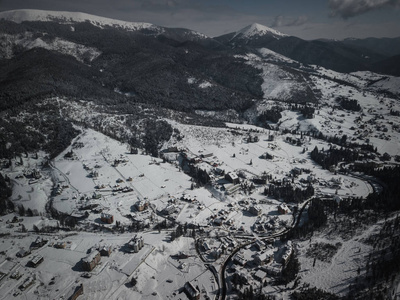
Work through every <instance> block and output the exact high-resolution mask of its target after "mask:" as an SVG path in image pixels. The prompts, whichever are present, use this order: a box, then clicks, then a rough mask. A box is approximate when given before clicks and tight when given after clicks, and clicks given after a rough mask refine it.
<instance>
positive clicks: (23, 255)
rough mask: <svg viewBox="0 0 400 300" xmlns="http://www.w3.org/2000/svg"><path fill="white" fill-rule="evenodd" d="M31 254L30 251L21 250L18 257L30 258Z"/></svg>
mask: <svg viewBox="0 0 400 300" xmlns="http://www.w3.org/2000/svg"><path fill="white" fill-rule="evenodd" d="M29 254H31V251H30V250H26V249H25V248H21V249H20V250H19V251H18V252H17V254H16V256H17V257H25V256H28V255H29Z"/></svg>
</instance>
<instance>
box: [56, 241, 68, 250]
mask: <svg viewBox="0 0 400 300" xmlns="http://www.w3.org/2000/svg"><path fill="white" fill-rule="evenodd" d="M65 247H67V242H65V241H59V242H57V243H55V244H54V248H57V249H65Z"/></svg>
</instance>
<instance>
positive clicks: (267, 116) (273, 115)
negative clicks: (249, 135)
mask: <svg viewBox="0 0 400 300" xmlns="http://www.w3.org/2000/svg"><path fill="white" fill-rule="evenodd" d="M281 111H282V108H281V107H279V106H274V107H272V108H271V109H267V110H265V111H263V112H262V113H261V114H260V115H259V116H258V117H257V123H259V124H261V125H265V123H266V122H267V121H268V122H272V123H278V122H279V120H280V118H282V114H281Z"/></svg>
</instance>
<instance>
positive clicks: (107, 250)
mask: <svg viewBox="0 0 400 300" xmlns="http://www.w3.org/2000/svg"><path fill="white" fill-rule="evenodd" d="M112 250H113V248H112V246H111V245H104V246H101V247H99V251H100V255H101V256H110V255H111V253H112Z"/></svg>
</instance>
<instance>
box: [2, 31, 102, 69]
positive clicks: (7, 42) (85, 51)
mask: <svg viewBox="0 0 400 300" xmlns="http://www.w3.org/2000/svg"><path fill="white" fill-rule="evenodd" d="M15 46H22V47H23V48H25V49H26V50H30V49H33V48H44V49H47V50H52V51H57V52H60V53H62V54H65V55H71V56H73V57H75V58H76V60H78V61H80V62H85V61H89V62H91V61H92V60H93V59H95V58H97V57H98V56H99V55H100V54H101V52H100V51H99V50H98V49H96V48H94V47H88V46H85V45H81V44H77V43H74V42H71V41H66V40H64V39H61V38H55V39H53V40H49V39H43V37H34V36H33V34H32V33H30V32H26V33H24V34H19V35H8V34H4V35H0V57H2V58H6V59H11V58H13V57H14V52H13V49H14V48H15Z"/></svg>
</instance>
